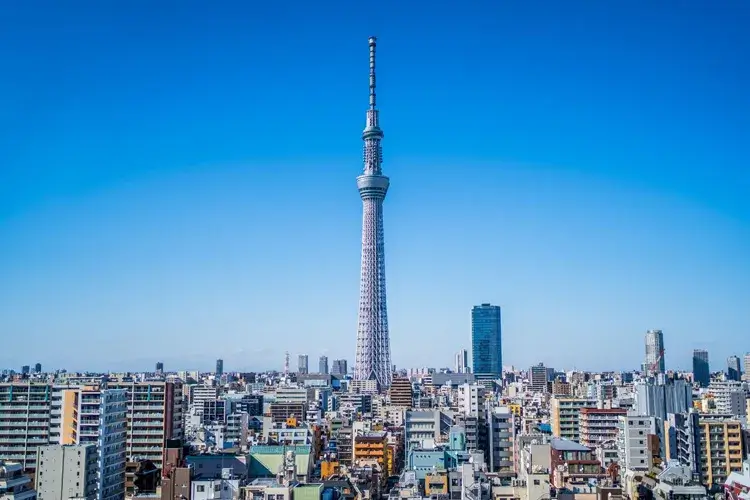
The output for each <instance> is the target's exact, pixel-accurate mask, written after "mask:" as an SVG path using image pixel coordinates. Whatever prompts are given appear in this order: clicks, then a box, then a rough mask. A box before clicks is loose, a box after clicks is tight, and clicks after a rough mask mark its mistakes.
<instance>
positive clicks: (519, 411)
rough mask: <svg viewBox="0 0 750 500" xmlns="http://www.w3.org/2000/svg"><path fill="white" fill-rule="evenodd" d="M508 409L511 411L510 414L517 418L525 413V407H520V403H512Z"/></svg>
mask: <svg viewBox="0 0 750 500" xmlns="http://www.w3.org/2000/svg"><path fill="white" fill-rule="evenodd" d="M508 409H509V410H510V412H511V413H512V414H513V415H515V416H517V417H520V416H521V415H522V412H523V407H522V406H521V405H519V404H518V403H511V404H509V405H508Z"/></svg>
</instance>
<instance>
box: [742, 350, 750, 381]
mask: <svg viewBox="0 0 750 500" xmlns="http://www.w3.org/2000/svg"><path fill="white" fill-rule="evenodd" d="M742 366H743V370H742V372H743V375H742V380H748V381H750V352H748V353H746V354H745V356H744V357H743V358H742Z"/></svg>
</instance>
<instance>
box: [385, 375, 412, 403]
mask: <svg viewBox="0 0 750 500" xmlns="http://www.w3.org/2000/svg"><path fill="white" fill-rule="evenodd" d="M388 401H389V402H390V404H391V406H398V407H403V408H411V407H412V405H413V404H414V392H413V390H412V385H411V381H410V380H409V379H408V378H405V377H393V380H391V387H390V388H389V389H388Z"/></svg>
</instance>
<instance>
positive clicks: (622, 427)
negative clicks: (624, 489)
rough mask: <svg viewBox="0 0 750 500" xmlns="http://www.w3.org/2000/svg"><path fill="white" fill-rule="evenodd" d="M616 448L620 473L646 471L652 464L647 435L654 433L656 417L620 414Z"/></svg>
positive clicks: (651, 452)
mask: <svg viewBox="0 0 750 500" xmlns="http://www.w3.org/2000/svg"><path fill="white" fill-rule="evenodd" d="M618 420H619V422H618V434H617V449H618V455H619V460H618V462H619V463H620V471H621V473H623V474H624V473H625V471H626V470H631V471H648V470H651V468H652V467H653V466H654V462H653V450H651V449H650V446H649V436H650V435H655V434H656V426H657V419H656V417H648V416H634V415H620V416H619V419H618Z"/></svg>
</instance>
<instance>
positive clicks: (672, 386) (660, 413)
mask: <svg viewBox="0 0 750 500" xmlns="http://www.w3.org/2000/svg"><path fill="white" fill-rule="evenodd" d="M633 389H634V393H635V405H634V408H633V413H635V414H636V415H643V416H651V417H656V418H657V419H658V421H657V426H656V431H657V436H658V437H659V439H660V441H661V446H662V455H665V454H666V445H665V439H664V422H666V420H667V414H669V413H685V412H687V411H688V410H689V409H691V408H692V407H693V389H692V387H691V386H690V384H688V383H687V382H685V381H684V380H675V381H673V382H670V383H656V384H655V383H650V382H637V383H636V384H634V386H633Z"/></svg>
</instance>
